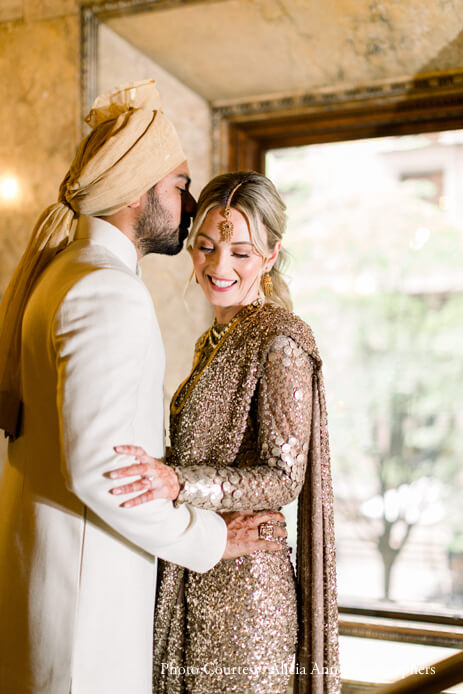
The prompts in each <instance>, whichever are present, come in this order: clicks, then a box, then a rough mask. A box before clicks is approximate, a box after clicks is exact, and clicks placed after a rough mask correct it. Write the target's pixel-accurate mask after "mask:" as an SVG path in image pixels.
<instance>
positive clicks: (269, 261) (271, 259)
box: [264, 241, 281, 272]
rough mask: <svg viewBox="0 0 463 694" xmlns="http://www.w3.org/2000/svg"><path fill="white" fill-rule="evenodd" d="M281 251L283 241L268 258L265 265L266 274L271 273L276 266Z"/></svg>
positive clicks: (278, 243) (279, 242) (277, 244)
mask: <svg viewBox="0 0 463 694" xmlns="http://www.w3.org/2000/svg"><path fill="white" fill-rule="evenodd" d="M280 249H281V241H277V242H276V244H275V248H274V249H273V251H272V252H271V254H270V255H269V257H268V258H267V262H266V263H265V266H264V272H270V270H271V269H272V267H273V266H274V265H275V261H276V259H277V258H278V253H279V252H280Z"/></svg>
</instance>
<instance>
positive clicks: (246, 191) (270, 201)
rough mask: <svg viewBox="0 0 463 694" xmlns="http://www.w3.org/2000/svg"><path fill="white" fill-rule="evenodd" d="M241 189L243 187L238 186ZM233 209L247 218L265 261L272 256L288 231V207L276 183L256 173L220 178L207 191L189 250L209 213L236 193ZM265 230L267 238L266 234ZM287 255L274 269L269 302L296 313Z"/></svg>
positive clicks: (282, 255) (201, 198)
mask: <svg viewBox="0 0 463 694" xmlns="http://www.w3.org/2000/svg"><path fill="white" fill-rule="evenodd" d="M237 186H239V187H237ZM235 188H236V190H235V192H234V193H233V195H232V198H231V200H230V207H232V208H234V209H236V210H238V211H239V212H241V214H242V215H244V217H245V218H246V220H247V222H248V225H249V230H250V234H251V241H252V243H253V244H254V247H255V249H256V251H257V252H258V253H259V254H260V255H261V256H262V258H263V259H264V261H265V260H266V259H267V258H268V257H269V256H270V255H271V253H272V251H273V250H274V248H275V245H276V243H277V242H278V241H281V240H282V238H283V235H284V233H285V230H286V220H287V216H286V205H285V203H284V202H283V200H282V199H281V197H280V195H279V193H278V191H277V189H276V188H275V186H274V185H273V183H272V182H271V181H270V180H269V179H268V178H267V177H266V176H263V175H262V174H260V173H257V172H256V171H237V172H236V173H226V174H221V175H220V176H216V177H215V178H213V179H212V180H211V181H209V183H208V184H207V185H206V186H205V188H203V190H202V191H201V194H200V196H199V200H198V209H197V212H196V217H195V220H194V222H193V226H192V228H191V231H190V234H189V236H188V240H187V248H190V249H191V248H193V245H194V243H195V240H196V236H197V235H198V233H199V231H200V229H201V227H202V225H203V223H204V220H205V219H206V216H207V214H208V213H209V212H210V211H211V210H214V209H216V208H218V207H225V206H226V204H227V201H228V199H229V197H230V194H231V193H232V191H233V190H234V189H235ZM262 227H263V228H264V229H265V231H266V232H267V233H266V237H267V238H265V237H264V236H263V234H262ZM287 257H288V255H287V252H286V251H285V250H284V249H283V248H281V249H280V252H279V254H278V257H277V259H276V261H275V263H274V265H273V267H272V269H271V270H270V277H271V279H272V283H273V294H272V295H271V296H270V297H268V299H267V300H268V301H271V302H273V303H275V304H278V305H280V306H283V307H284V308H287V309H288V310H289V311H291V310H292V301H291V296H290V293H289V288H288V285H287V284H286V282H285V280H284V279H283V274H282V270H283V268H284V266H285V265H286V263H287Z"/></svg>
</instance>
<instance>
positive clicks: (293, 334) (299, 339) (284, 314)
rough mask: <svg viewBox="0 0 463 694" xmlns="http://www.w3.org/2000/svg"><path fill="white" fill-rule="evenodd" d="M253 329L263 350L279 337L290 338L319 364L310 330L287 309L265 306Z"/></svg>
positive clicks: (319, 360)
mask: <svg viewBox="0 0 463 694" xmlns="http://www.w3.org/2000/svg"><path fill="white" fill-rule="evenodd" d="M255 328H256V331H257V333H258V334H259V337H260V341H261V344H262V346H263V347H264V349H268V348H270V346H271V345H272V343H274V342H275V341H276V340H277V341H278V340H279V339H280V338H281V337H285V338H290V339H291V340H293V341H294V342H295V343H296V344H297V345H298V346H299V347H301V348H302V349H303V350H304V351H305V352H306V353H307V354H309V355H310V356H311V357H313V359H315V361H317V362H320V363H321V359H320V355H319V352H318V348H317V343H316V341H315V338H314V335H313V332H312V329H311V328H310V326H309V325H308V324H307V323H306V322H305V321H304V320H302V318H301V317H300V316H298V315H296V314H295V313H292V312H291V311H288V309H286V308H283V307H280V306H275V305H274V304H265V306H263V308H262V310H261V311H259V313H258V316H256V322H255Z"/></svg>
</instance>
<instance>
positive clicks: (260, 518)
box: [243, 511, 286, 528]
mask: <svg viewBox="0 0 463 694" xmlns="http://www.w3.org/2000/svg"><path fill="white" fill-rule="evenodd" d="M243 520H244V522H245V523H247V524H248V525H249V527H250V528H257V527H258V526H259V525H260V524H261V523H269V522H271V521H273V522H276V523H286V519H285V517H284V515H283V514H282V513H280V512H279V511H261V512H259V513H256V514H253V515H252V516H247V517H246V518H245V519H243Z"/></svg>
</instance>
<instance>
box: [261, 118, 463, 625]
mask: <svg viewBox="0 0 463 694" xmlns="http://www.w3.org/2000/svg"><path fill="white" fill-rule="evenodd" d="M266 168H267V175H268V176H269V177H270V178H271V179H272V180H273V181H274V183H275V184H276V185H277V187H278V189H279V190H280V192H281V193H282V195H283V197H284V199H285V201H286V204H287V206H288V213H289V224H288V233H287V237H286V247H287V248H288V250H289V251H290V253H291V256H292V257H291V263H290V266H289V270H288V276H289V279H290V286H291V291H292V295H293V298H294V304H295V311H296V313H298V314H300V315H301V316H302V317H303V318H304V319H305V320H306V321H307V322H308V323H309V324H310V325H311V326H312V328H313V330H314V333H315V336H316V339H317V341H318V344H319V347H320V352H321V355H322V357H323V360H324V371H325V380H326V387H327V397H328V413H329V423H330V436H331V448H332V464H333V474H334V484H335V496H336V516H337V518H336V520H337V556H338V581H339V593H340V601H341V602H343V603H356V604H359V603H365V602H368V601H376V602H377V601H378V600H381V601H387V605H388V606H391V605H390V603H391V602H393V603H395V605H394V607H404V608H405V609H418V610H425V611H427V612H432V611H438V612H440V611H446V610H449V611H458V610H461V608H462V606H463V508H462V505H461V494H462V491H463V466H462V465H461V460H462V453H463V434H462V432H463V427H462V424H463V388H462V385H463V378H462V377H463V360H462V358H461V355H462V353H463V329H462V326H463V131H452V132H443V133H432V134H426V135H416V136H403V137H389V138H378V139H372V140H361V141H355V142H342V143H335V144H325V145H310V146H307V147H295V148H289V149H284V150H273V151H271V152H269V153H268V154H267V162H266Z"/></svg>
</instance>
